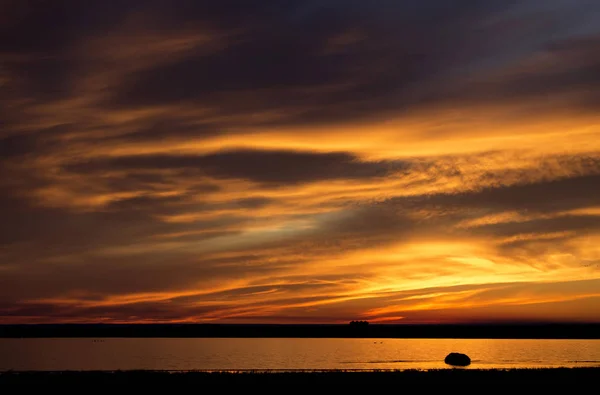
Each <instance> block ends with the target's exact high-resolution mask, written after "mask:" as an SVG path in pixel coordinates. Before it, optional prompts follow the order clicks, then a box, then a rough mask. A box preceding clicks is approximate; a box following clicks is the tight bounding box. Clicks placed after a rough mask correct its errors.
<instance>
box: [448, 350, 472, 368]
mask: <svg viewBox="0 0 600 395" xmlns="http://www.w3.org/2000/svg"><path fill="white" fill-rule="evenodd" d="M444 362H446V363H447V364H448V365H453V366H469V365H470V364H471V358H469V356H468V355H466V354H461V353H458V352H451V353H450V354H448V355H447V356H446V358H445V359H444Z"/></svg>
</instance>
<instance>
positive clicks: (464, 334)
mask: <svg viewBox="0 0 600 395" xmlns="http://www.w3.org/2000/svg"><path fill="white" fill-rule="evenodd" d="M0 337H4V338H20V337H23V338H31V337H39V338H43V337H290V338H462V339H476V338H479V339H600V324H527V325H522V324H519V325H517V324H511V325H391V324H369V325H359V326H356V325H342V324H340V325H258V324H257V325H229V324H44V325H0Z"/></svg>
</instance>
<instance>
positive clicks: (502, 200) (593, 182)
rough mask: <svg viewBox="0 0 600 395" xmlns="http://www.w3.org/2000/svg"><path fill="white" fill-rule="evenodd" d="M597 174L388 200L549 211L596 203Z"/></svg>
mask: <svg viewBox="0 0 600 395" xmlns="http://www.w3.org/2000/svg"><path fill="white" fill-rule="evenodd" d="M599 193H600V175H598V174H590V175H585V176H576V177H570V178H560V179H553V180H547V181H539V182H535V183H528V184H515V185H509V186H501V187H487V188H484V189H482V190H479V191H472V192H462V193H447V194H433V195H428V196H421V197H415V198H412V197H411V198H397V199H394V200H393V201H392V203H395V204H398V205H399V206H404V205H405V207H410V208H414V209H418V208H427V207H429V208H440V209H451V208H463V209H473V210H476V209H487V210H490V212H503V211H506V210H509V211H522V212H524V213H526V212H532V213H552V212H556V211H565V210H570V209H576V208H582V207H590V206H594V205H597V204H598V203H599V200H598V196H600V195H599Z"/></svg>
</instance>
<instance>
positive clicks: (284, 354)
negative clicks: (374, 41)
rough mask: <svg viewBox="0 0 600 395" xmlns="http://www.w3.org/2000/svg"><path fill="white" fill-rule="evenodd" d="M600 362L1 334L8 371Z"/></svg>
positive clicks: (544, 346) (411, 344) (335, 345)
mask: <svg viewBox="0 0 600 395" xmlns="http://www.w3.org/2000/svg"><path fill="white" fill-rule="evenodd" d="M450 352H462V353H465V354H467V355H469V356H470V357H471V359H472V364H471V365H470V366H469V367H468V369H469V368H470V369H473V368H482V369H489V368H517V367H519V368H535V367H574V366H600V340H520V339H519V340H502V339H385V340H383V341H382V340H381V339H282V338H277V339H240V338H236V339H215V338H211V339H208V338H201V339H173V338H164V339H163V338H161V339H0V370H11V369H12V370H118V369H121V370H131V369H151V370H235V371H239V370H269V371H272V370H306V369H319V370H328V369H343V370H357V369H358V370H362V369H367V370H388V369H391V370H395V369H440V368H451V367H450V366H448V365H446V364H444V357H445V356H446V355H447V354H448V353H450Z"/></svg>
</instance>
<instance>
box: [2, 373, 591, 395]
mask: <svg viewBox="0 0 600 395" xmlns="http://www.w3.org/2000/svg"><path fill="white" fill-rule="evenodd" d="M598 379H600V369H599V368H570V369H569V368H557V369H512V370H471V369H468V370H463V369H447V370H433V371H427V372H425V371H417V370H407V371H393V372H344V371H329V372H287V373H223V372H222V373H207V372H179V373H170V372H160V371H159V372H154V371H125V372H52V373H45V372H24V373H14V372H9V373H0V388H3V389H6V390H9V392H7V393H11V392H10V390H11V389H15V390H16V389H18V391H19V393H30V392H28V391H44V393H48V391H54V390H57V391H60V392H59V393H62V394H64V393H66V392H68V393H70V392H79V393H81V392H87V391H89V390H91V389H93V390H94V393H102V391H115V390H118V391H119V392H120V391H123V392H124V391H127V390H134V391H135V393H144V392H146V391H147V392H148V393H160V392H161V391H164V393H170V394H171V393H175V391H177V390H185V391H186V392H188V391H190V392H199V393H206V392H210V393H212V392H215V391H218V392H219V393H230V392H228V391H233V390H243V391H244V393H253V391H254V390H259V391H260V393H265V392H266V393H300V392H299V391H311V392H314V391H316V392H317V393H326V392H329V393H340V391H351V392H349V393H358V392H359V391H361V392H362V391H367V392H363V393H372V392H376V391H381V392H388V391H390V390H392V392H399V393H402V392H407V393H408V392H419V393H429V392H428V391H433V390H443V391H444V393H477V394H485V393H490V391H491V390H492V389H493V392H494V393H502V391H509V390H510V391H515V390H517V391H518V393H536V394H539V393H545V391H550V393H559V392H560V391H565V390H569V391H576V390H577V389H584V388H595V386H596V385H597V383H598ZM588 385H590V387H587V386H588ZM424 391H425V392H424ZM529 391H533V392H529ZM31 393H34V392H31Z"/></svg>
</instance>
